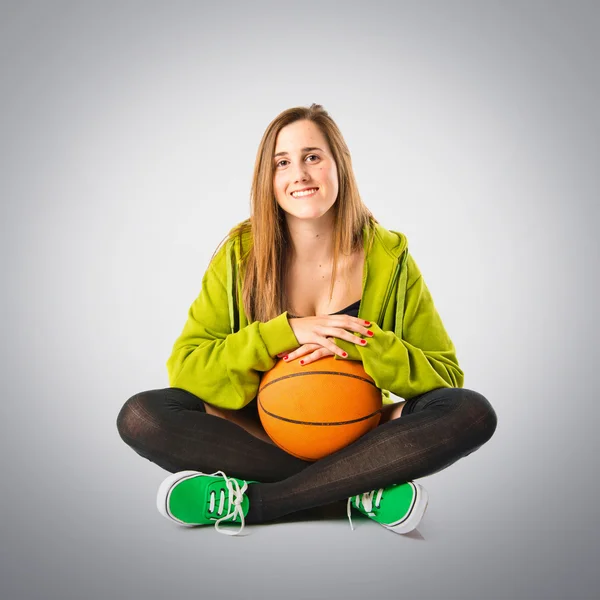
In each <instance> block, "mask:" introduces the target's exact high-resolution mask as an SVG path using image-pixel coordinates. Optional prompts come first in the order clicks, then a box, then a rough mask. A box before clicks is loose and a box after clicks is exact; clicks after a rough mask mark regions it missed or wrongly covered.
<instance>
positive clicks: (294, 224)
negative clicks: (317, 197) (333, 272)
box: [288, 219, 333, 267]
mask: <svg viewBox="0 0 600 600" xmlns="http://www.w3.org/2000/svg"><path fill="white" fill-rule="evenodd" d="M322 221H323V220H322V219H319V220H314V221H303V220H301V219H293V220H291V219H290V220H288V229H289V232H290V240H291V248H290V251H291V258H292V260H293V261H294V262H296V263H302V264H308V265H313V264H314V265H315V266H321V267H324V266H329V265H330V264H331V263H332V262H333V226H332V224H331V222H324V221H323V222H322Z"/></svg>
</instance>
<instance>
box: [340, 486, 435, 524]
mask: <svg viewBox="0 0 600 600" xmlns="http://www.w3.org/2000/svg"><path fill="white" fill-rule="evenodd" d="M375 494H377V496H376V497H375V502H373V496H375ZM428 501H429V495H428V494H427V490H426V489H425V488H424V487H423V486H422V485H419V484H418V483H414V482H412V481H407V482H406V483H399V484H395V485H391V486H389V487H386V488H380V489H379V490H373V491H372V492H366V493H364V494H359V495H358V496H351V497H350V498H348V518H349V519H350V527H351V528H352V530H353V531H354V527H353V526H352V518H351V516H350V513H351V510H350V507H351V506H354V507H355V508H356V509H357V510H359V511H360V512H361V513H363V514H364V515H367V517H370V518H371V519H373V520H374V521H376V522H377V523H379V524H380V525H382V526H383V527H385V528H386V529H391V530H392V531H393V532H395V533H408V532H409V531H412V530H413V529H414V528H415V527H417V525H418V524H419V522H420V521H421V519H422V518H423V515H424V514H425V509H426V508H427V503H428Z"/></svg>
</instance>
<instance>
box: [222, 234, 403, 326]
mask: <svg viewBox="0 0 600 600" xmlns="http://www.w3.org/2000/svg"><path fill="white" fill-rule="evenodd" d="M251 235H252V234H251V232H249V231H246V232H244V233H243V234H241V235H238V236H236V237H235V238H232V239H230V240H228V241H227V242H226V249H225V253H226V261H227V294H228V304H229V321H230V327H231V333H235V332H236V331H239V329H241V328H242V327H246V326H247V325H248V319H247V316H246V314H245V312H244V307H243V302H242V301H241V298H242V284H243V282H242V280H241V277H240V266H241V263H242V254H243V253H244V254H245V253H246V252H247V251H248V249H249V247H250V245H251V243H252V239H251ZM371 236H373V240H372V245H371V247H370V250H369V251H367V249H368V248H369V244H370V242H371ZM363 248H364V249H365V265H364V269H363V286H362V296H361V302H360V308H359V312H358V316H359V318H361V319H365V320H368V321H374V322H375V323H377V324H378V325H379V326H380V327H381V328H382V329H388V330H390V331H394V332H395V333H396V334H397V335H398V336H399V337H401V334H402V316H403V314H404V291H405V290H406V288H407V283H408V285H410V282H407V279H408V269H407V259H408V256H409V253H408V243H407V238H406V236H405V235H404V234H403V233H400V232H397V231H392V230H388V229H386V228H385V227H383V226H382V225H380V224H379V223H375V227H374V228H373V229H372V230H371V232H369V228H368V227H365V228H364V229H363ZM234 283H235V286H234Z"/></svg>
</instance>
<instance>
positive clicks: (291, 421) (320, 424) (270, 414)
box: [259, 400, 383, 427]
mask: <svg viewBox="0 0 600 600" xmlns="http://www.w3.org/2000/svg"><path fill="white" fill-rule="evenodd" d="M259 403H260V407H261V408H262V409H263V411H264V412H265V413H266V414H267V415H269V416H270V417H273V418H274V419H278V420H279V421H285V422H286V423H295V424H296V425H316V426H322V427H339V426H340V425H350V424H351V423H359V422H360V421H365V420H366V419H370V418H371V417H374V416H375V415H376V414H378V413H381V411H382V410H383V409H379V410H376V411H375V412H373V413H371V414H370V415H365V416H364V417H360V418H359V419H352V420H351V421H337V422H336V423H318V422H313V421H297V420H296V419H288V418H287V417H281V416H279V415H276V414H274V413H272V412H270V411H268V410H267V409H266V408H265V407H264V406H263V405H262V402H260V400H259Z"/></svg>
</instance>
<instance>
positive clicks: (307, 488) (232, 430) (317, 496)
mask: <svg viewBox="0 0 600 600" xmlns="http://www.w3.org/2000/svg"><path fill="white" fill-rule="evenodd" d="M243 410H244V411H245V412H246V413H250V414H251V413H252V412H253V411H254V415H256V414H257V413H256V402H255V401H254V402H252V403H251V404H250V405H248V406H247V407H245V408H244V409H243ZM256 418H257V417H256ZM496 425H497V417H496V412H495V411H494V409H493V407H492V406H491V404H490V403H489V402H488V400H487V399H486V398H485V397H484V396H482V395H481V394H479V393H478V392H475V391H472V390H468V389H465V388H439V389H436V390H432V391H430V392H427V393H425V394H421V395H420V396H416V397H414V398H411V399H410V400H408V401H406V403H405V405H404V408H403V409H402V415H401V417H400V418H399V419H393V420H390V421H388V422H386V423H384V424H383V425H380V426H379V427H376V428H375V429H373V430H371V431H369V432H368V433H366V434H365V435H363V436H362V437H360V438H359V439H358V440H357V441H355V442H353V443H352V444H350V445H349V446H346V447H345V448H342V449H341V450H338V451H337V452H335V453H333V454H330V455H329V456H326V457H325V458H322V459H320V460H317V461H315V462H308V461H304V460H301V459H299V458H296V457H294V456H292V455H291V454H288V453H287V452H285V451H283V450H281V449H280V448H279V447H278V446H274V445H272V444H269V443H267V442H264V441H263V440H260V439H258V438H256V437H254V436H253V435H251V434H250V433H248V432H247V431H245V430H244V429H243V428H242V427H240V426H238V425H236V424H235V423H232V422H231V421H228V420H226V419H223V418H220V417H217V416H215V415H211V414H207V413H206V410H205V408H204V404H203V403H202V401H201V400H200V399H199V398H198V397H197V396H194V395H193V394H191V393H190V392H187V391H185V390H182V389H179V388H165V389H158V390H149V391H145V392H141V393H139V394H136V395H135V396H132V397H131V398H130V399H129V400H127V402H126V403H125V404H124V406H123V407H122V409H121V411H120V412H119V415H118V417H117V428H118V431H119V434H120V436H121V438H122V439H123V441H124V442H125V443H126V444H128V445H129V446H131V447H132V448H133V449H134V450H135V451H136V452H137V453H138V454H139V455H141V456H143V457H144V458H146V459H148V460H150V461H152V462H153V463H155V464H157V465H158V466H160V467H162V468H163V469H165V470H167V471H169V472H171V473H175V472H177V471H185V470H188V469H190V470H195V471H201V472H203V473H214V472H216V471H223V472H224V473H225V474H226V475H227V476H228V477H237V478H239V479H246V480H253V481H258V482H260V483H255V484H250V486H249V487H248V490H247V492H246V494H247V495H248V497H249V499H250V512H249V513H248V515H247V517H246V523H261V522H263V521H269V520H272V519H277V518H279V517H281V516H284V515H287V514H289V513H293V512H296V511H300V510H305V509H309V508H314V507H316V506H323V505H326V504H329V503H332V502H336V501H340V500H345V499H347V498H348V497H350V496H354V495H356V494H360V493H364V492H369V491H371V490H375V489H378V488H382V487H387V486H389V485H391V484H394V483H403V482H405V481H411V480H414V479H419V478H421V477H426V476H427V475H431V474H433V473H436V472H438V471H441V470H442V469H445V468H446V467H448V466H450V465H451V464H453V463H455V462H456V461H457V460H459V459H460V458H463V457H465V456H468V455H469V454H471V453H472V452H474V451H475V450H477V449H478V448H480V447H481V446H482V445H483V444H485V442H487V441H488V440H489V439H490V438H491V437H492V435H493V434H494V431H495V430H496Z"/></svg>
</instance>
